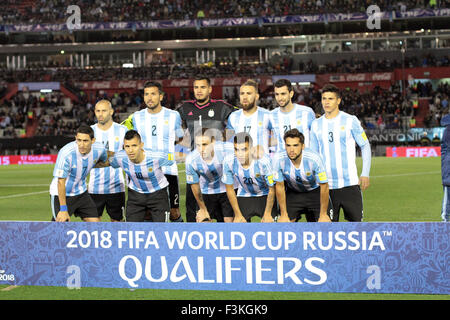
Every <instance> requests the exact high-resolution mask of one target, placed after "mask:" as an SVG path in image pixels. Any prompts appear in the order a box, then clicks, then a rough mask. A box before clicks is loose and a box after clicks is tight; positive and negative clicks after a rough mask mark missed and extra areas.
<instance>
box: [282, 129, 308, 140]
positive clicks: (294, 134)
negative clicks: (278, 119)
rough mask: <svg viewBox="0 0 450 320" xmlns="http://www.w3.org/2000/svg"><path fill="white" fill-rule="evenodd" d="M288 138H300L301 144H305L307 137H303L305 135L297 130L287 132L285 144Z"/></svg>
mask: <svg viewBox="0 0 450 320" xmlns="http://www.w3.org/2000/svg"><path fill="white" fill-rule="evenodd" d="M287 138H299V139H300V143H301V144H304V143H305V136H304V135H303V133H301V132H300V131H298V129H297V128H294V129H291V130H288V131H286V133H285V134H284V137H283V139H284V142H286V139H287Z"/></svg>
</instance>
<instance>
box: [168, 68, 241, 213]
mask: <svg viewBox="0 0 450 320" xmlns="http://www.w3.org/2000/svg"><path fill="white" fill-rule="evenodd" d="M193 89H194V96H195V100H193V101H186V102H184V103H183V104H182V105H181V106H180V107H179V108H178V109H177V110H178V112H179V113H180V116H181V120H182V125H183V128H185V129H186V128H187V129H188V132H189V134H190V138H191V150H194V147H195V142H194V133H195V132H197V131H198V130H201V128H203V127H205V128H210V129H216V131H217V136H221V137H223V136H224V135H225V128H226V125H227V121H228V117H229V115H230V114H231V113H232V112H233V111H234V107H232V106H231V105H229V104H228V103H226V102H225V101H223V100H214V99H211V92H212V87H211V81H210V80H209V78H207V77H206V76H204V75H197V76H196V77H195V79H194V88H193ZM225 136H226V135H225ZM216 140H217V139H216ZM197 208H198V207H197V202H196V200H195V198H194V195H193V193H192V189H191V185H190V184H189V183H186V220H187V221H188V222H195V221H196V219H195V217H196V211H197Z"/></svg>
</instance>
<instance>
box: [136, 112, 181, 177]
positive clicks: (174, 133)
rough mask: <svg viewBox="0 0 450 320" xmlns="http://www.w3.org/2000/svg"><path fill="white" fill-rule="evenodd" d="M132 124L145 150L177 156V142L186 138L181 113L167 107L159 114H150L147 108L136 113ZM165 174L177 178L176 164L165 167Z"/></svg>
mask: <svg viewBox="0 0 450 320" xmlns="http://www.w3.org/2000/svg"><path fill="white" fill-rule="evenodd" d="M132 123H133V127H134V130H136V131H137V132H139V134H140V135H141V139H142V141H143V142H144V148H145V149H150V150H153V151H164V152H167V153H172V154H175V140H176V139H177V138H181V137H183V136H184V130H183V128H182V127H181V117H180V114H179V112H178V111H175V110H170V109H167V108H165V107H162V109H161V111H160V112H158V113H157V114H152V113H149V112H148V111H147V108H145V109H142V110H139V111H136V112H135V113H134V114H133V117H132ZM163 172H164V173H165V174H170V175H176V176H177V175H178V167H177V164H176V162H175V161H174V162H173V164H172V165H171V166H169V167H167V166H164V167H163Z"/></svg>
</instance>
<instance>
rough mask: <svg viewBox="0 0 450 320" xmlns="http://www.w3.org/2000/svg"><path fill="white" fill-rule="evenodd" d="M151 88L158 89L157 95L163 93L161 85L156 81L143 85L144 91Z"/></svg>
mask: <svg viewBox="0 0 450 320" xmlns="http://www.w3.org/2000/svg"><path fill="white" fill-rule="evenodd" d="M152 87H156V88H158V91H159V93H164V91H163V90H162V85H161V83H159V82H158V81H147V82H145V83H144V89H145V88H152Z"/></svg>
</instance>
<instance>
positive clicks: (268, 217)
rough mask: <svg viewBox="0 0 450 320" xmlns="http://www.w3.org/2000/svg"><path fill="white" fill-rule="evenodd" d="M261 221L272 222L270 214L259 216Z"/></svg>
mask: <svg viewBox="0 0 450 320" xmlns="http://www.w3.org/2000/svg"><path fill="white" fill-rule="evenodd" d="M261 222H273V217H272V216H271V215H264V216H263V217H262V218H261Z"/></svg>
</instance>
